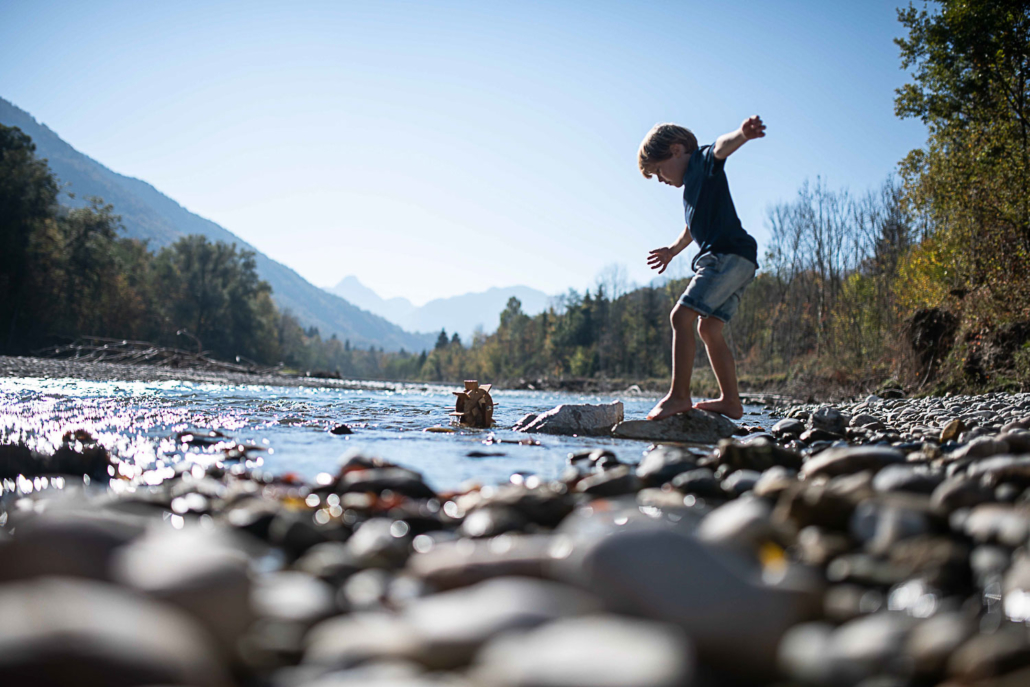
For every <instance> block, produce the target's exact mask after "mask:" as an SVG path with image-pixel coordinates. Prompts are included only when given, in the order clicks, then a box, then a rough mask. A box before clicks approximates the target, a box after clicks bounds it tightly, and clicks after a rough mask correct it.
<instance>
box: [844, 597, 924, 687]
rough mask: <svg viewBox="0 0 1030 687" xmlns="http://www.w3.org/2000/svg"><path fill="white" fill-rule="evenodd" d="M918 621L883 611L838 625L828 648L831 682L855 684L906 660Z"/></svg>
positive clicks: (890, 669)
mask: <svg viewBox="0 0 1030 687" xmlns="http://www.w3.org/2000/svg"><path fill="white" fill-rule="evenodd" d="M918 623H919V621H918V620H916V619H915V618H912V617H910V616H908V615H905V614H904V613H894V612H890V611H881V612H879V613H874V614H872V615H867V616H863V617H860V618H856V619H855V620H852V621H849V622H847V623H844V624H843V625H841V626H840V627H838V628H837V629H836V630H835V631H834V632H833V634H832V635H831V636H830V640H829V643H828V645H827V647H826V660H827V661H828V662H829V664H830V666H831V674H832V675H833V676H834V678H835V679H834V681H833V683H832V684H856V683H858V682H860V681H861V680H863V679H865V678H868V677H871V676H873V675H876V674H878V673H881V672H883V673H888V674H889V673H890V672H892V668H893V667H894V666H895V665H897V664H899V662H900V661H903V660H904V659H903V654H902V652H903V650H904V648H905V642H906V640H907V639H908V636H909V633H910V632H912V630H913V628H915V627H916V625H918Z"/></svg>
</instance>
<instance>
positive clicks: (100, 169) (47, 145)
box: [0, 98, 432, 351]
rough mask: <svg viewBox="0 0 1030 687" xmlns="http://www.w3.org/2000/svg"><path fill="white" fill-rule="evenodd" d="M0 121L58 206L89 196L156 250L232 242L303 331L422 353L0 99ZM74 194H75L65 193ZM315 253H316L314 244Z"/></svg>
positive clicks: (400, 333) (414, 343)
mask: <svg viewBox="0 0 1030 687" xmlns="http://www.w3.org/2000/svg"><path fill="white" fill-rule="evenodd" d="M0 124H3V125H6V126H13V127H18V128H19V129H20V130H21V131H23V132H24V133H25V134H27V135H28V136H29V137H30V138H31V139H32V141H33V143H34V144H35V146H36V150H35V152H36V155H37V156H38V157H40V158H43V159H46V160H47V162H48V163H49V165H50V170H51V172H52V173H53V174H54V176H55V177H56V178H57V181H58V184H59V189H60V191H61V192H60V193H59V194H58V201H59V202H60V203H61V204H62V205H65V206H67V207H69V208H83V207H86V206H88V205H89V198H92V197H97V198H102V199H103V201H104V203H105V204H108V205H111V206H112V207H113V208H114V213H115V214H117V215H118V216H119V217H120V218H121V224H122V226H124V227H125V233H126V236H127V237H128V238H134V239H139V240H143V241H147V242H148V244H149V245H150V247H151V248H153V249H160V248H164V247H166V246H169V245H171V244H172V243H174V242H175V241H177V240H179V239H181V238H182V237H184V236H187V235H190V234H198V235H201V236H205V237H206V238H207V239H208V240H209V241H212V242H218V241H221V242H223V243H226V244H234V243H235V244H236V246H237V247H238V249H239V250H241V251H249V252H251V253H253V260H254V264H255V268H256V270H257V273H258V274H259V275H260V277H261V278H262V279H264V280H265V281H267V282H268V283H269V284H270V285H271V287H272V289H273V294H274V295H273V298H274V300H275V302H276V303H277V304H278V305H279V307H280V308H281V309H283V310H284V311H289V312H290V313H292V314H293V315H294V316H295V317H296V318H297V320H298V321H300V322H302V323H303V324H304V326H305V327H316V328H318V329H319V331H321V332H322V333H323V334H324V335H325V336H327V337H328V336H330V335H333V334H335V335H337V336H338V337H339V338H340V339H346V340H350V341H351V342H352V343H354V344H355V345H360V346H361V347H362V348H368V347H370V346H377V347H385V348H386V349H387V350H395V351H396V350H398V349H401V348H408V349H421V348H423V347H426V346H427V345H429V344H431V343H432V341H431V339H428V338H426V337H425V336H419V335H417V334H411V333H409V332H406V331H404V330H403V329H401V328H400V327H398V326H397V325H395V324H392V323H390V322H387V321H386V320H384V319H383V318H381V317H378V316H376V315H373V314H372V313H369V312H366V311H364V310H361V309H359V308H357V307H355V306H354V305H352V304H351V303H348V302H347V301H345V300H343V299H342V298H339V297H337V296H334V295H332V294H329V293H326V292H325V291H324V290H323V289H320V288H318V287H316V286H314V285H313V284H310V283H308V282H307V281H305V280H304V278H303V277H301V276H300V275H299V274H297V273H296V272H294V271H293V270H291V269H290V268H288V267H286V266H285V265H282V264H281V263H278V262H276V261H275V260H272V259H271V258H269V257H268V256H266V255H264V254H263V253H261V252H260V251H257V250H256V249H254V247H253V246H250V245H248V244H247V243H246V242H244V241H243V240H241V239H240V238H239V237H238V236H236V235H234V234H232V233H231V232H229V231H227V230H226V229H224V228H222V227H221V226H219V225H217V224H215V223H214V222H212V221H210V220H207V219H204V218H203V217H200V216H198V215H196V214H194V213H192V212H190V211H188V210H186V209H185V208H184V207H182V206H181V205H179V204H178V203H176V202H175V201H174V200H172V199H171V198H169V197H168V196H166V195H164V194H163V193H161V192H160V191H158V190H157V189H155V188H154V187H153V186H151V185H150V184H148V183H146V182H144V181H140V180H139V179H134V178H132V177H127V176H124V175H121V174H118V173H116V172H113V171H111V170H110V169H107V168H106V167H104V166H103V165H101V164H100V163H98V162H97V161H95V160H93V159H91V158H89V157H87V156H86V155H83V154H82V153H80V152H79V151H77V150H75V149H74V148H72V147H71V146H70V145H68V143H66V142H65V141H63V140H62V139H61V138H60V137H59V136H58V135H57V134H56V133H54V132H53V131H51V130H50V129H49V128H47V127H46V126H45V125H42V124H39V123H38V122H36V120H35V119H33V118H32V116H30V115H29V114H28V113H27V112H24V111H23V110H21V109H19V108H17V107H15V106H14V105H13V104H11V103H9V102H7V101H6V100H4V99H3V98H0ZM68 192H71V193H73V194H74V197H71V196H69V195H68ZM312 250H318V248H317V247H314V246H313V247H312Z"/></svg>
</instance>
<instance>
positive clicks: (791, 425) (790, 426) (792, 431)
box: [772, 417, 805, 437]
mask: <svg viewBox="0 0 1030 687" xmlns="http://www.w3.org/2000/svg"><path fill="white" fill-rule="evenodd" d="M804 431H805V423H804V422H801V421H800V420H795V419H794V418H792V417H785V418H783V419H782V420H780V421H779V422H777V423H776V424H775V425H773V427H772V433H773V434H774V435H776V436H778V437H783V436H794V437H796V436H800V435H801V433H802V432H804Z"/></svg>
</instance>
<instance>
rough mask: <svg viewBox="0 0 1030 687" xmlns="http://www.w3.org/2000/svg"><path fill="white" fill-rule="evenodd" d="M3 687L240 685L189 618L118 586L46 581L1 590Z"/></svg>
mask: <svg viewBox="0 0 1030 687" xmlns="http://www.w3.org/2000/svg"><path fill="white" fill-rule="evenodd" d="M0 618H2V621H0V683H3V685H4V687H43V686H56V685H76V687H133V686H136V685H158V684H163V685H194V686H195V687H225V686H227V685H230V684H234V683H233V681H232V680H231V679H230V677H229V674H228V671H227V670H226V668H225V665H224V664H223V663H222V662H221V661H220V660H219V659H218V657H217V656H216V653H215V652H213V651H212V649H211V646H210V645H211V644H212V641H211V638H210V636H209V635H207V634H206V633H205V632H204V630H203V628H201V627H200V626H199V625H197V624H196V623H194V622H192V621H191V620H190V619H189V618H188V617H187V616H186V615H185V614H183V613H181V612H180V611H178V610H176V609H174V608H172V607H170V606H167V605H165V604H161V603H157V602H154V601H151V600H150V599H147V598H145V597H143V596H140V595H138V594H135V593H133V592H131V591H129V590H125V589H121V588H119V587H116V586H114V585H111V584H106V583H102V582H94V581H89V580H81V579H73V578H61V577H46V578H40V579H38V580H33V581H25V582H15V583H10V584H5V585H0Z"/></svg>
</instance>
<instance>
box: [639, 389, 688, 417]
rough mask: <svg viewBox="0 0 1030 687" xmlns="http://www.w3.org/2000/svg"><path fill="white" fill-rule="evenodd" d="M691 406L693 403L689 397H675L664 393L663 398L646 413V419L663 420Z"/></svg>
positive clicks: (685, 410) (683, 411)
mask: <svg viewBox="0 0 1030 687" xmlns="http://www.w3.org/2000/svg"><path fill="white" fill-rule="evenodd" d="M693 407H694V404H693V403H692V402H691V400H690V398H689V397H688V398H677V397H674V396H672V395H671V394H666V395H665V398H663V399H662V400H660V401H658V403H656V404H655V407H654V408H652V409H651V412H650V413H648V414H647V419H648V420H664V419H665V418H667V417H672V416H673V415H676V414H678V413H685V412H687V411H688V410H690V409H691V408H693Z"/></svg>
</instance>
